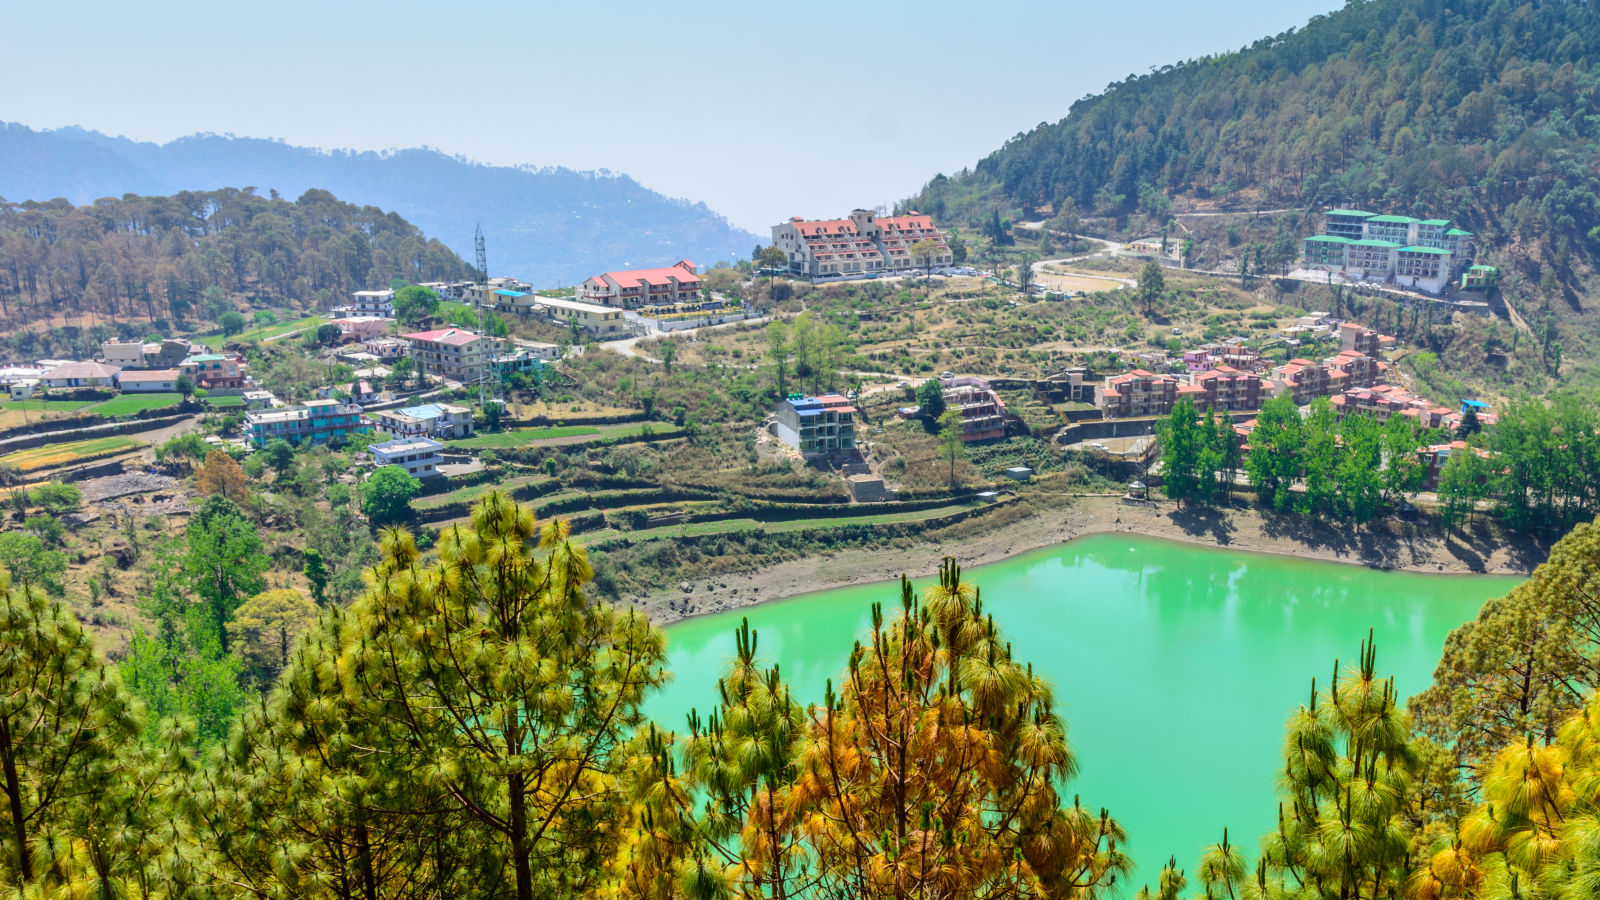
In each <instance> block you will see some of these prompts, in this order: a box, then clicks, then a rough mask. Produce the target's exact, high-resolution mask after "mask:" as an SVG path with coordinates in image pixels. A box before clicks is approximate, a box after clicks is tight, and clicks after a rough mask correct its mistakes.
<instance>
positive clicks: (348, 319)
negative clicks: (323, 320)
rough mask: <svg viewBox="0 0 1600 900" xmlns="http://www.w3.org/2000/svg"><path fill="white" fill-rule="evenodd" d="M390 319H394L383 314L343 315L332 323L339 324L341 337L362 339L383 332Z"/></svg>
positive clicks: (373, 336)
mask: <svg viewBox="0 0 1600 900" xmlns="http://www.w3.org/2000/svg"><path fill="white" fill-rule="evenodd" d="M392 321H394V320H393V319H386V318H384V317H383V316H345V317H344V318H342V319H334V320H333V324H335V325H337V326H339V336H340V337H341V338H354V339H356V340H358V341H364V340H367V339H368V338H375V337H377V336H378V335H380V334H383V330H384V329H385V328H388V327H389V323H390V322H392Z"/></svg>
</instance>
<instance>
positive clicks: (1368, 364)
mask: <svg viewBox="0 0 1600 900" xmlns="http://www.w3.org/2000/svg"><path fill="white" fill-rule="evenodd" d="M1322 364H1323V365H1324V366H1326V367H1327V368H1328V379H1329V380H1328V384H1329V385H1330V387H1331V386H1332V385H1333V376H1334V375H1335V374H1341V375H1343V376H1344V380H1343V383H1342V386H1341V389H1342V390H1348V389H1349V388H1356V387H1371V386H1372V385H1374V384H1377V383H1378V382H1380V381H1382V380H1383V376H1384V375H1385V374H1386V373H1387V372H1388V371H1389V366H1388V364H1387V363H1383V362H1380V361H1378V360H1376V359H1373V358H1372V357H1371V356H1368V355H1366V354H1365V353H1361V352H1358V351H1356V350H1340V351H1339V353H1338V354H1337V355H1336V356H1330V357H1328V358H1327V359H1325V360H1323V363H1322ZM1335 393H1337V392H1335Z"/></svg>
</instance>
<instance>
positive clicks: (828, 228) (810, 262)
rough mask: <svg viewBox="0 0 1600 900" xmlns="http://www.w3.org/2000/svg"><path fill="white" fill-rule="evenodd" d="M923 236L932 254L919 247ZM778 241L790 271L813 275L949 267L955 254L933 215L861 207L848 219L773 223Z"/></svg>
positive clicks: (794, 219)
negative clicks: (893, 213)
mask: <svg viewBox="0 0 1600 900" xmlns="http://www.w3.org/2000/svg"><path fill="white" fill-rule="evenodd" d="M923 241H929V242H931V243H930V244H928V245H924V246H931V247H932V248H933V252H932V253H927V254H921V255H919V254H918V253H916V252H914V251H913V250H912V248H913V247H916V246H918V245H919V244H921V243H922V242H923ZM772 245H773V246H774V247H777V248H778V249H779V250H782V251H783V252H784V253H785V254H786V255H787V256H788V257H789V270H790V271H791V272H794V273H796V274H799V275H805V276H808V277H811V278H816V277H820V276H838V275H843V276H852V275H854V276H861V275H867V274H874V273H879V272H896V271H911V270H915V269H917V268H919V267H933V266H948V265H950V263H951V262H952V261H953V259H954V257H953V256H952V255H951V253H950V247H949V245H948V244H947V243H946V242H945V238H944V234H943V233H941V232H940V231H939V229H938V228H936V227H934V224H933V217H932V216H926V215H922V214H921V213H918V212H915V211H912V212H911V213H908V214H907V215H904V216H879V215H878V214H877V213H874V212H872V211H871V210H865V209H858V210H855V211H853V212H851V213H850V216H849V218H845V219H802V218H800V217H798V216H796V217H794V218H792V219H790V220H789V221H787V222H784V223H783V224H781V225H774V226H772Z"/></svg>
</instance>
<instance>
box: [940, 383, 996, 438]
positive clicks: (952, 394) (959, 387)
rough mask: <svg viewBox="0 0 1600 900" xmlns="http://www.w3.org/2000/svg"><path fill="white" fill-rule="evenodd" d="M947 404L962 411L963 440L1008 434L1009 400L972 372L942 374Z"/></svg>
mask: <svg viewBox="0 0 1600 900" xmlns="http://www.w3.org/2000/svg"><path fill="white" fill-rule="evenodd" d="M939 383H940V385H942V386H943V387H944V408H945V409H947V410H952V409H953V410H955V411H956V412H958V413H960V414H961V439H962V440H963V441H988V440H994V439H996V438H1002V437H1005V436H1006V404H1005V401H1004V400H1001V399H1000V395H999V394H996V393H995V392H994V388H992V387H990V386H989V382H987V381H984V380H983V379H982V378H977V377H974V376H971V375H959V376H956V377H954V378H941V379H940V380H939Z"/></svg>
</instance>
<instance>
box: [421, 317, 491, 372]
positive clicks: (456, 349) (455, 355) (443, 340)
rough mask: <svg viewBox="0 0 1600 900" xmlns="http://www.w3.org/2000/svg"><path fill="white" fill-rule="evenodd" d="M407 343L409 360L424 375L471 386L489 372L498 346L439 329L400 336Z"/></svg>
mask: <svg viewBox="0 0 1600 900" xmlns="http://www.w3.org/2000/svg"><path fill="white" fill-rule="evenodd" d="M404 337H405V339H406V340H407V341H409V342H410V343H411V359H412V361H413V362H415V363H416V364H417V370H418V371H420V372H422V373H423V374H424V375H435V376H438V377H440V378H448V379H450V380H451V381H460V382H467V383H475V382H477V381H479V380H481V379H482V378H483V377H484V376H485V375H486V374H487V373H488V370H489V366H490V364H491V362H492V361H493V359H494V356H495V354H496V353H498V352H500V348H501V346H502V342H501V341H500V340H499V339H498V338H492V337H488V336H486V335H482V334H478V333H477V332H475V331H467V330H466V329H464V328H439V329H435V330H433V331H418V332H413V333H412V334H408V335H405V336H404Z"/></svg>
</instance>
